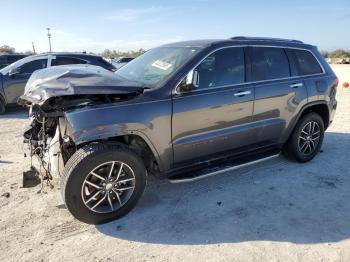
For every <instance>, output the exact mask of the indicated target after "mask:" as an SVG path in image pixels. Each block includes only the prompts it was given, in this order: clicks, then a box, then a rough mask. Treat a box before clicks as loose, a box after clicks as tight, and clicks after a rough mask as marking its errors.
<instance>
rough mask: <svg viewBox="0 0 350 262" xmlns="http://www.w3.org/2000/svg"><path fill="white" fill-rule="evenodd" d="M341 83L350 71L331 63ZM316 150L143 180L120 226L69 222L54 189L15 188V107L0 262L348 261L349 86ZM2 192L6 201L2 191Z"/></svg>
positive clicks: (19, 117)
mask: <svg viewBox="0 0 350 262" xmlns="http://www.w3.org/2000/svg"><path fill="white" fill-rule="evenodd" d="M334 70H335V72H336V73H337V75H338V77H339V78H340V80H341V83H342V82H343V81H345V80H346V81H349V80H350V66H346V65H344V66H342V65H338V66H334ZM338 101H339V106H338V110H337V114H336V118H335V122H334V123H333V125H332V126H331V127H330V128H329V129H328V130H327V133H326V137H325V141H324V144H323V148H322V153H320V154H319V155H318V156H317V157H316V158H315V159H314V160H313V161H312V162H310V163H307V164H298V163H293V162H289V161H287V160H286V159H284V158H283V157H280V158H278V159H275V160H271V161H269V162H265V163H261V164H259V165H257V166H254V167H250V168H246V169H241V170H238V171H235V172H227V173H226V174H222V175H219V176H216V177H211V178H207V179H203V180H199V181H196V182H192V183H186V184H170V183H169V182H168V181H166V180H163V181H157V180H153V179H152V180H151V181H150V182H149V183H148V187H147V189H146V192H145V194H144V196H143V197H142V199H141V201H140V202H139V204H138V206H137V207H136V209H135V210H133V211H132V212H131V213H130V214H129V215H128V216H126V217H125V218H122V219H120V220H117V221H114V222H111V223H108V224H105V225H101V226H92V225H85V224H83V223H80V222H78V221H76V220H74V219H73V217H72V216H71V215H70V214H69V213H68V211H67V209H66V208H65V206H64V205H63V203H62V200H61V197H60V193H59V188H58V186H55V188H54V189H50V188H49V187H44V190H43V193H37V192H38V190H39V189H40V187H39V186H37V187H35V188H22V187H21V186H22V172H23V170H25V169H27V168H28V166H29V163H27V162H26V161H24V159H23V153H22V139H21V135H22V129H23V128H24V126H25V125H26V123H27V120H26V113H25V112H24V111H23V110H19V109H17V110H15V109H13V110H11V111H10V112H8V113H7V114H6V115H3V116H0V138H1V139H0V179H1V181H3V183H1V185H0V194H1V195H2V196H0V234H1V240H0V250H1V252H0V261H40V260H42V261H48V260H50V261H62V260H63V259H64V260H68V261H69V260H75V261H84V260H85V261H86V260H94V261H148V260H152V261H227V260H230V261H266V260H269V261H350V204H349V201H350V190H349V188H350V168H349V164H348V163H349V161H348V159H349V155H348V153H349V149H350V106H349V105H350V90H349V89H343V88H341V86H340V87H339V88H338ZM8 194H9V195H8Z"/></svg>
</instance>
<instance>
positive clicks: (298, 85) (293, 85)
mask: <svg viewBox="0 0 350 262" xmlns="http://www.w3.org/2000/svg"><path fill="white" fill-rule="evenodd" d="M302 86H303V83H296V84H292V85H290V86H289V87H292V88H297V87H302Z"/></svg>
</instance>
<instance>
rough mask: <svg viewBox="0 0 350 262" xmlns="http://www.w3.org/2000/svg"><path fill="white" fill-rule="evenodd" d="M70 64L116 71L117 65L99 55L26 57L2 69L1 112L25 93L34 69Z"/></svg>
mask: <svg viewBox="0 0 350 262" xmlns="http://www.w3.org/2000/svg"><path fill="white" fill-rule="evenodd" d="M70 64H90V65H96V66H100V67H102V68H105V69H107V70H109V71H113V72H114V71H116V67H115V66H113V65H112V64H110V63H108V62H107V61H106V60H104V59H103V58H102V57H101V56H97V55H90V54H81V53H46V54H40V55H32V56H28V57H25V58H23V59H21V60H18V61H17V62H15V63H13V64H11V65H8V66H7V67H5V68H3V69H1V70H0V113H3V112H5V107H6V106H7V105H10V104H16V103H17V99H18V97H20V96H21V95H22V94H23V92H24V86H25V85H26V83H27V81H28V79H29V77H30V76H31V75H32V73H33V72H34V71H36V70H39V69H43V68H46V67H52V66H59V65H70Z"/></svg>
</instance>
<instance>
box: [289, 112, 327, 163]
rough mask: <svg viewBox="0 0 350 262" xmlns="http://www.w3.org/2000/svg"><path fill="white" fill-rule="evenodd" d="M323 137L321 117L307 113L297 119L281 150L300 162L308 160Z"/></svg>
mask: <svg viewBox="0 0 350 262" xmlns="http://www.w3.org/2000/svg"><path fill="white" fill-rule="evenodd" d="M309 131H310V132H309ZM317 137H318V138H317ZM323 138H324V122H323V119H322V118H321V116H320V115H319V114H317V113H308V114H307V115H305V116H303V117H302V118H301V119H300V120H299V122H298V123H297V125H296V127H295V128H294V131H293V133H292V135H291V137H290V138H289V140H288V142H287V144H286V146H285V148H284V150H283V151H284V154H285V155H286V156H287V157H289V158H292V159H294V160H296V161H298V162H301V163H304V162H307V161H310V160H312V159H313V158H314V157H315V156H316V155H317V153H318V152H319V151H320V148H321V146H322V142H323ZM305 143H306V144H305ZM308 144H309V145H308Z"/></svg>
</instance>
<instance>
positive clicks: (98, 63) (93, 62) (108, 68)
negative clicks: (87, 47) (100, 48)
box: [90, 57, 115, 71]
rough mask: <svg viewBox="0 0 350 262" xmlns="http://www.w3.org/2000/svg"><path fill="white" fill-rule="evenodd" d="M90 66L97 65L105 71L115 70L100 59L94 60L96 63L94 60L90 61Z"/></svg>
mask: <svg viewBox="0 0 350 262" xmlns="http://www.w3.org/2000/svg"><path fill="white" fill-rule="evenodd" d="M90 63H91V64H92V65H98V66H101V67H103V68H104V69H107V70H112V71H113V70H115V67H114V65H112V64H110V63H108V62H107V61H106V60H104V59H103V58H102V57H98V58H97V59H96V62H95V61H94V60H92V61H91V62H90Z"/></svg>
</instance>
